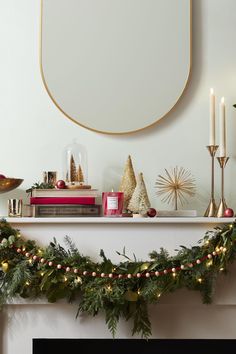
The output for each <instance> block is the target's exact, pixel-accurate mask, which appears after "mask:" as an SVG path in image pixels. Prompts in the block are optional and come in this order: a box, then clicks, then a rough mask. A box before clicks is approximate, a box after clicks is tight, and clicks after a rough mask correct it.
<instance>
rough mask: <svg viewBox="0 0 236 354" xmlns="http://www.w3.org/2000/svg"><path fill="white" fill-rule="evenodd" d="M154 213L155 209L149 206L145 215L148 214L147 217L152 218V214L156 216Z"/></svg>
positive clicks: (155, 212)
mask: <svg viewBox="0 0 236 354" xmlns="http://www.w3.org/2000/svg"><path fill="white" fill-rule="evenodd" d="M156 215H157V211H156V209H154V208H149V209H148V210H147V216H149V218H154V216H156Z"/></svg>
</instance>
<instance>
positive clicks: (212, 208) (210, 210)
mask: <svg viewBox="0 0 236 354" xmlns="http://www.w3.org/2000/svg"><path fill="white" fill-rule="evenodd" d="M218 147H219V146H218V145H208V146H207V150H208V151H209V153H210V155H211V199H210V202H209V204H208V207H207V210H206V211H205V214H204V216H206V217H213V216H216V212H217V206H216V202H215V154H216V151H217V149H218Z"/></svg>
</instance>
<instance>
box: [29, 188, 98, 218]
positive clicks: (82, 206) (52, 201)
mask: <svg viewBox="0 0 236 354" xmlns="http://www.w3.org/2000/svg"><path fill="white" fill-rule="evenodd" d="M99 199H100V196H99V192H98V190H96V189H33V191H32V195H31V197H30V205H31V207H32V215H33V216H34V217H38V218H40V217H82V216H83V217H86V216H90V217H92V216H100V215H101V205H100V203H99V202H100V200H99Z"/></svg>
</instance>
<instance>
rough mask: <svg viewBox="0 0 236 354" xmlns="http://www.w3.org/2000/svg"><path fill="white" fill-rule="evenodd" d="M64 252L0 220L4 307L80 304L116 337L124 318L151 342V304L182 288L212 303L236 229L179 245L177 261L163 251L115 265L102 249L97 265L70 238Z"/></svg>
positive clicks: (233, 250) (235, 252) (235, 243)
mask: <svg viewBox="0 0 236 354" xmlns="http://www.w3.org/2000/svg"><path fill="white" fill-rule="evenodd" d="M65 242H66V246H67V248H66V249H65V248H64V247H62V246H61V245H59V244H58V243H57V241H56V240H55V239H54V240H53V242H51V243H50V244H49V245H48V246H46V247H44V248H42V247H39V245H37V244H36V242H35V241H32V240H24V239H23V238H22V237H21V235H20V233H19V231H18V230H16V229H13V228H12V227H11V226H10V224H8V223H7V222H6V221H5V220H1V221H0V305H4V304H6V303H7V302H9V301H10V300H12V299H14V298H15V297H17V296H20V297H22V298H29V299H36V298H40V297H44V298H45V297H46V298H47V300H48V301H49V302H56V301H57V300H59V299H63V298H64V299H66V300H67V301H68V302H77V303H78V312H77V315H80V314H81V313H87V314H88V315H92V316H95V315H97V314H98V313H100V312H103V313H104V315H105V321H106V324H107V326H108V328H109V330H110V331H111V333H112V335H113V336H115V333H116V329H117V325H118V322H119V319H120V318H124V319H125V320H127V321H128V320H132V321H133V329H132V334H133V335H134V334H139V335H140V336H141V337H144V338H148V337H149V336H150V335H151V323H150V320H149V315H148V305H149V304H153V303H158V301H159V298H160V296H163V295H164V294H165V293H168V292H173V291H175V290H177V289H179V288H183V287H185V288H187V289H190V290H197V291H200V292H201V294H202V299H203V303H210V302H211V301H212V296H213V294H214V286H215V281H216V278H217V275H218V274H219V273H220V272H224V273H226V270H227V267H228V265H229V263H230V262H232V261H233V260H234V258H235V256H236V224H235V223H234V224H229V225H225V226H223V227H221V228H219V227H217V228H215V229H214V230H213V231H207V232H206V234H205V236H204V238H203V239H202V240H200V241H199V242H198V245H196V246H193V247H191V248H187V247H185V246H180V250H179V251H178V252H177V254H176V255H175V256H170V255H169V254H168V252H167V251H166V250H164V249H161V250H160V251H159V252H157V251H153V252H151V253H150V255H149V256H150V260H148V261H145V262H139V261H137V260H136V259H134V260H131V259H129V257H128V256H127V255H126V254H125V249H124V250H123V254H120V253H119V252H117V253H118V254H119V255H120V256H122V257H123V261H122V262H120V263H119V264H113V263H112V262H111V260H110V259H108V258H107V257H106V256H105V254H104V252H103V251H102V250H101V252H100V256H101V258H102V261H101V262H100V263H99V262H97V263H96V262H93V261H92V260H91V259H90V258H89V257H87V256H83V255H81V254H80V252H79V250H78V249H77V248H76V247H75V245H74V244H73V242H72V241H71V240H70V239H69V238H68V237H67V238H65Z"/></svg>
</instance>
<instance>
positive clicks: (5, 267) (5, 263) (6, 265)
mask: <svg viewBox="0 0 236 354" xmlns="http://www.w3.org/2000/svg"><path fill="white" fill-rule="evenodd" d="M1 266H2V270H3V272H4V273H6V272H7V271H8V267H9V265H8V263H7V262H2V264H1Z"/></svg>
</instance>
